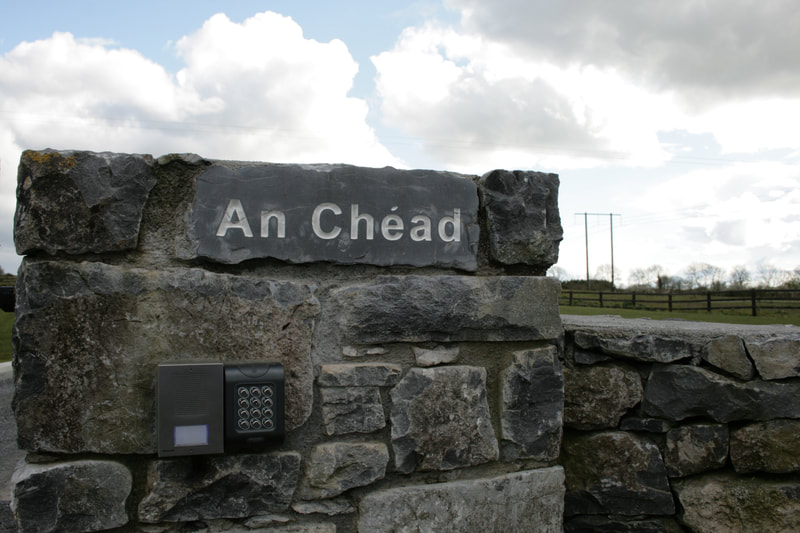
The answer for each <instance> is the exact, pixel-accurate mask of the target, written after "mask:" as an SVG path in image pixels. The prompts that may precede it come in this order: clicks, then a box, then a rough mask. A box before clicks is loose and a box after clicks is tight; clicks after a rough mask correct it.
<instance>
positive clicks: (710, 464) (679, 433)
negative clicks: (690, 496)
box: [664, 424, 728, 477]
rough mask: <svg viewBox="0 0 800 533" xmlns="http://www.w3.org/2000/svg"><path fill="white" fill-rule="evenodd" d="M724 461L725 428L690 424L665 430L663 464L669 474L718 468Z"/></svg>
mask: <svg viewBox="0 0 800 533" xmlns="http://www.w3.org/2000/svg"><path fill="white" fill-rule="evenodd" d="M727 460H728V427H727V426H725V425H721V424H692V425H688V426H681V427H678V428H675V429H672V430H670V431H669V432H668V433H667V441H666V446H665V449H664V465H665V466H666V467H667V474H668V475H669V476H670V477H684V476H690V475H692V474H699V473H700V472H706V471H708V470H714V469H717V468H722V467H723V466H725V463H726V462H727Z"/></svg>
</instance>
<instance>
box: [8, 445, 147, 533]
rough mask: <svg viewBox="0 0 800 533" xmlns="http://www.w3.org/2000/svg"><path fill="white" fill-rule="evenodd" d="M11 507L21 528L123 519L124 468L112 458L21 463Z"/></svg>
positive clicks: (95, 527) (99, 525) (90, 526)
mask: <svg viewBox="0 0 800 533" xmlns="http://www.w3.org/2000/svg"><path fill="white" fill-rule="evenodd" d="M12 484H13V500H12V510H13V512H14V516H15V518H16V521H17V524H19V528H20V531H21V532H27V531H31V532H39V531H100V530H103V529H111V528H114V527H119V526H122V525H124V524H126V523H127V522H128V513H127V512H126V511H125V502H126V500H127V499H128V495H129V494H130V492H131V484H132V478H131V473H130V472H129V471H128V469H127V468H126V467H125V466H123V465H121V464H120V463H116V462H113V461H75V462H71V463H56V464H52V463H51V464H46V465H32V464H23V465H21V466H20V468H18V469H17V471H16V472H15V473H14V478H13V480H12Z"/></svg>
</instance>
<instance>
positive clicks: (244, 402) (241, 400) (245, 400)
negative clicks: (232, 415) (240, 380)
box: [239, 398, 250, 409]
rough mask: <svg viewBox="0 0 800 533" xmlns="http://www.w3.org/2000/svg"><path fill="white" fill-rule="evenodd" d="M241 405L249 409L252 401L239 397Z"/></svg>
mask: <svg viewBox="0 0 800 533" xmlns="http://www.w3.org/2000/svg"><path fill="white" fill-rule="evenodd" d="M239 407H241V408H243V409H249V408H250V402H248V401H247V399H246V398H239Z"/></svg>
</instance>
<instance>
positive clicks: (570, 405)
mask: <svg viewBox="0 0 800 533" xmlns="http://www.w3.org/2000/svg"><path fill="white" fill-rule="evenodd" d="M564 382H565V384H564V389H565V391H564V424H565V425H566V426H568V427H573V428H577V429H603V428H614V427H617V425H618V424H619V420H620V418H621V417H622V415H624V414H625V413H626V412H627V411H628V409H630V408H631V407H633V406H635V405H636V404H638V403H639V402H641V401H642V394H643V390H642V380H641V378H640V377H639V374H638V373H637V372H636V370H634V369H632V368H630V367H627V366H623V365H606V364H603V365H602V366H601V365H593V366H588V367H583V366H579V367H575V368H565V369H564Z"/></svg>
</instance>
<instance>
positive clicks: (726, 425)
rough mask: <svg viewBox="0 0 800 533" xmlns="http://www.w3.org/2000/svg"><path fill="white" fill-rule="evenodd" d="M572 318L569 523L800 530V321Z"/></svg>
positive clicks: (609, 527)
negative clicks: (759, 322) (796, 323)
mask: <svg viewBox="0 0 800 533" xmlns="http://www.w3.org/2000/svg"><path fill="white" fill-rule="evenodd" d="M562 318H563V323H564V328H565V344H566V348H565V365H564V381H565V398H564V402H565V403H564V426H565V434H564V440H563V445H562V450H561V457H560V460H559V464H561V465H563V467H564V470H565V474H566V496H565V523H564V527H565V531H567V532H595V531H652V532H659V531H663V532H670V531H683V530H689V531H698V532H700V531H702V532H716V531H719V532H723V531H724V532H731V531H798V530H800V401H798V399H799V398H800V328H798V327H795V326H738V325H725V324H702V323H692V322H676V321H651V320H622V319H619V318H613V317H577V316H564V317H562Z"/></svg>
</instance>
